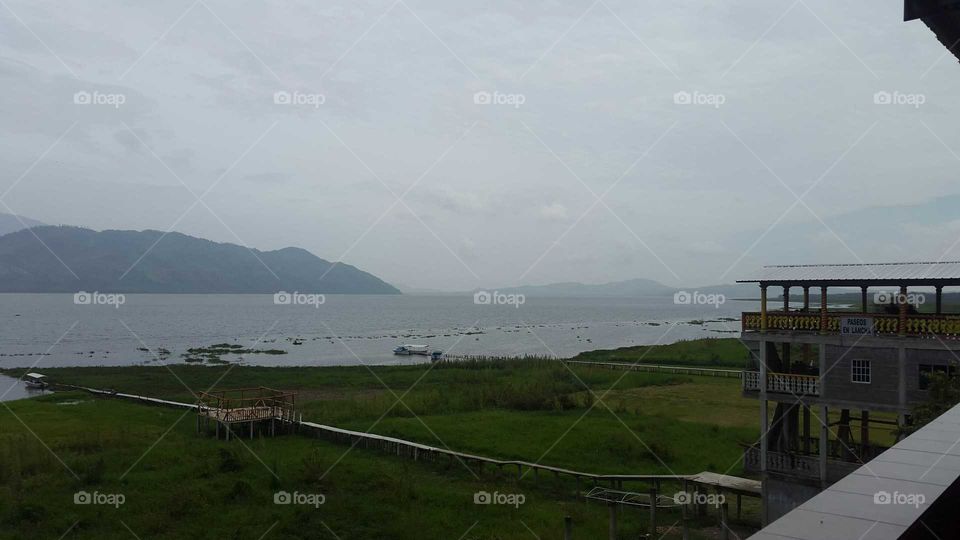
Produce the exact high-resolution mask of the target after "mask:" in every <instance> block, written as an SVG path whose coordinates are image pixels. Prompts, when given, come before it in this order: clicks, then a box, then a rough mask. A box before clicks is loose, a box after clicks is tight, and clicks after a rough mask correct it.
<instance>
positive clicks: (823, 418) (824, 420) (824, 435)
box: [819, 405, 830, 489]
mask: <svg viewBox="0 0 960 540" xmlns="http://www.w3.org/2000/svg"><path fill="white" fill-rule="evenodd" d="M829 412H830V411H829V410H827V406H826V405H821V406H820V456H819V457H820V487H821V488H824V489H826V487H827V448H829V446H828V445H827V442H828V439H829V438H830V428H828V427H827V426H828V425H829V424H830V416H829Z"/></svg>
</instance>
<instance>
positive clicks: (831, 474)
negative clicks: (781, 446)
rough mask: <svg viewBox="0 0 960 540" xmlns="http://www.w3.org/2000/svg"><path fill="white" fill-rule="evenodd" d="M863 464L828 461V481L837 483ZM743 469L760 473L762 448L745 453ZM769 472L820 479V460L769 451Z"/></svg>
mask: <svg viewBox="0 0 960 540" xmlns="http://www.w3.org/2000/svg"><path fill="white" fill-rule="evenodd" d="M860 466H861V464H860V463H856V462H852V461H841V460H837V459H829V458H828V459H827V480H828V481H830V482H835V481H837V480H839V479H841V478H843V477H844V476H846V475H848V474H850V473H852V472H853V471H855V470H857V469H858V468H860ZM743 468H744V470H745V471H747V472H751V473H759V472H760V448H759V447H757V446H750V447H747V448H746V449H744V451H743ZM767 471H770V472H777V473H781V474H788V475H791V476H802V477H805V478H820V458H819V456H816V455H805V454H785V453H781V452H770V451H767Z"/></svg>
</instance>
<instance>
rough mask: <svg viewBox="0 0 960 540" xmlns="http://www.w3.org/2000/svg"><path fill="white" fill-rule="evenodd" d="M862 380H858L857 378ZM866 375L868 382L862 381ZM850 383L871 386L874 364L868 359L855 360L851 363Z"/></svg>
mask: <svg viewBox="0 0 960 540" xmlns="http://www.w3.org/2000/svg"><path fill="white" fill-rule="evenodd" d="M858 375H859V377H860V378H861V380H857V377H858ZM864 375H866V380H862V379H863V378H864ZM850 382H852V383H854V384H870V383H872V382H873V363H872V362H871V361H870V360H867V359H866V358H854V359H853V360H851V361H850Z"/></svg>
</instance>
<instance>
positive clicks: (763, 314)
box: [760, 285, 767, 332]
mask: <svg viewBox="0 0 960 540" xmlns="http://www.w3.org/2000/svg"><path fill="white" fill-rule="evenodd" d="M760 331H761V332H766V331H767V286H766V285H760Z"/></svg>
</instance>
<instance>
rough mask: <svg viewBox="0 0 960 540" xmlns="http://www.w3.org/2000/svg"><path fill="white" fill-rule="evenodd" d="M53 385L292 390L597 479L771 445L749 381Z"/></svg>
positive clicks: (504, 378) (229, 374)
mask: <svg viewBox="0 0 960 540" xmlns="http://www.w3.org/2000/svg"><path fill="white" fill-rule="evenodd" d="M45 373H46V374H47V375H48V376H49V377H50V378H51V379H52V380H54V381H57V382H61V383H71V384H78V385H82V386H90V387H95V388H112V389H116V390H119V391H122V392H128V393H135V394H142V395H149V396H154V397H162V398H167V399H174V400H179V401H185V402H193V401H194V398H193V395H192V393H199V392H200V391H202V390H206V389H208V388H209V387H210V386H211V385H213V384H214V383H217V381H218V380H219V383H217V384H218V387H219V388H237V387H249V386H258V385H263V386H269V387H273V388H278V389H283V390H292V391H296V392H297V393H298V397H297V408H298V410H300V411H302V413H303V417H304V419H305V420H310V421H314V422H320V423H324V424H329V425H334V426H337V427H345V428H349V429H355V430H360V431H370V432H373V433H379V434H385V435H391V436H396V437H402V438H408V439H412V440H417V441H419V442H423V443H425V444H430V445H433V446H439V447H448V448H451V449H455V450H460V451H465V452H473V453H479V454H482V455H487V456H490V457H496V458H508V459H523V460H527V461H541V462H543V463H545V464H548V465H556V466H563V467H569V468H575V469H578V470H584V471H585V472H620V473H636V474H643V473H649V474H669V473H677V474H689V473H697V472H701V471H703V470H712V471H716V472H729V473H730V474H740V473H741V470H740V465H739V461H738V460H739V457H740V455H741V452H742V450H741V445H742V444H750V443H753V442H755V441H756V439H757V437H758V436H759V430H758V425H757V417H758V416H757V413H756V402H755V401H753V400H749V399H744V398H742V397H741V396H740V386H739V381H738V380H737V379H720V378H709V377H691V376H678V375H670V374H661V373H644V372H625V371H616V370H608V369H598V368H590V367H583V366H577V367H570V368H567V367H564V366H563V365H561V364H559V363H558V362H554V361H526V362H525V361H518V362H491V363H489V364H488V365H486V366H485V367H483V363H479V364H471V365H470V366H466V367H461V366H458V365H456V364H441V365H434V366H431V365H419V366H404V367H373V368H370V369H369V370H368V369H366V368H363V367H332V368H258V367H245V366H216V367H202V366H189V365H176V366H170V367H169V369H168V368H165V367H156V366H152V367H126V368H59V369H48V370H45ZM12 374H16V373H12ZM188 388H189V389H188ZM401 398H402V399H401ZM599 398H602V399H599Z"/></svg>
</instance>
